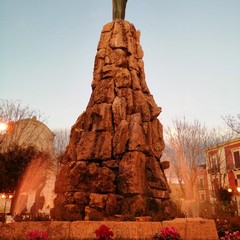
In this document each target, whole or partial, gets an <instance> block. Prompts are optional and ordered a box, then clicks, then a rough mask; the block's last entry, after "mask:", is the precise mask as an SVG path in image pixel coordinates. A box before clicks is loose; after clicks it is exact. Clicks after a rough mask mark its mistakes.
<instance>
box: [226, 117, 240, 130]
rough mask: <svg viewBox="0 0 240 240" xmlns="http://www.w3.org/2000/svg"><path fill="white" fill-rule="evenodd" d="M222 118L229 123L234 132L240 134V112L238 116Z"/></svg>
mask: <svg viewBox="0 0 240 240" xmlns="http://www.w3.org/2000/svg"><path fill="white" fill-rule="evenodd" d="M222 118H223V120H224V122H225V123H226V124H227V126H228V127H230V128H231V129H232V131H233V132H235V133H237V134H240V114H237V115H236V116H232V115H228V116H226V117H222Z"/></svg>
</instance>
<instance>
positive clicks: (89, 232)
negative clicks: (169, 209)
mask: <svg viewBox="0 0 240 240" xmlns="http://www.w3.org/2000/svg"><path fill="white" fill-rule="evenodd" d="M101 224H105V225H107V226H108V227H109V228H110V229H111V230H112V231H113V233H114V239H126V240H127V239H149V240H150V239H151V237H152V236H153V235H155V233H158V232H160V230H161V229H162V228H164V227H175V228H176V229H177V231H178V232H179V233H180V234H181V236H182V237H183V239H184V240H218V235H217V231H216V226H215V222H214V221H213V220H206V219H202V218H177V219H174V220H172V221H164V222H113V221H107V222H106V221H77V222H61V221H49V222H18V223H17V222H14V223H7V224H0V239H1V240H4V239H8V240H11V239H18V240H21V239H27V237H26V236H27V233H28V231H30V230H35V229H36V230H39V231H44V230H46V231H47V233H48V236H49V240H61V239H64V240H67V239H69V240H70V239H71V240H73V239H96V238H95V234H94V231H95V230H96V229H97V228H98V227H99V226H100V225H101Z"/></svg>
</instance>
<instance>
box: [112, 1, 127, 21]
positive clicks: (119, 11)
mask: <svg viewBox="0 0 240 240" xmlns="http://www.w3.org/2000/svg"><path fill="white" fill-rule="evenodd" d="M112 4H113V12H112V17H113V20H116V19H122V20H124V19H125V9H126V5H127V0H112Z"/></svg>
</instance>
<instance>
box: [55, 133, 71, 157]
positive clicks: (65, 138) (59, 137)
mask: <svg viewBox="0 0 240 240" xmlns="http://www.w3.org/2000/svg"><path fill="white" fill-rule="evenodd" d="M54 134H55V139H54V149H55V154H56V156H57V157H59V156H61V155H63V154H64V152H65V150H66V147H67V145H68V142H69V130H68V129H58V130H55V131H54Z"/></svg>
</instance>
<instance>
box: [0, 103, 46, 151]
mask: <svg viewBox="0 0 240 240" xmlns="http://www.w3.org/2000/svg"><path fill="white" fill-rule="evenodd" d="M30 119H32V120H33V121H29V120H30ZM34 120H36V121H34ZM37 120H38V121H37ZM44 121H46V118H44V117H43V115H42V114H41V112H40V111H38V110H35V109H31V108H30V107H29V106H23V105H22V102H21V101H19V100H17V101H11V100H3V99H0V122H5V123H7V124H8V128H7V132H6V134H5V135H0V147H1V149H0V150H1V151H6V150H7V149H8V148H9V147H10V146H11V145H14V144H17V145H23V144H26V145H29V143H30V142H37V141H38V140H39V138H40V137H41V136H44V134H45V133H44V131H45V130H46V126H45V125H44V124H43V122H44ZM38 142H39V141H38ZM49 147H50V146H49ZM40 150H41V149H40Z"/></svg>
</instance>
